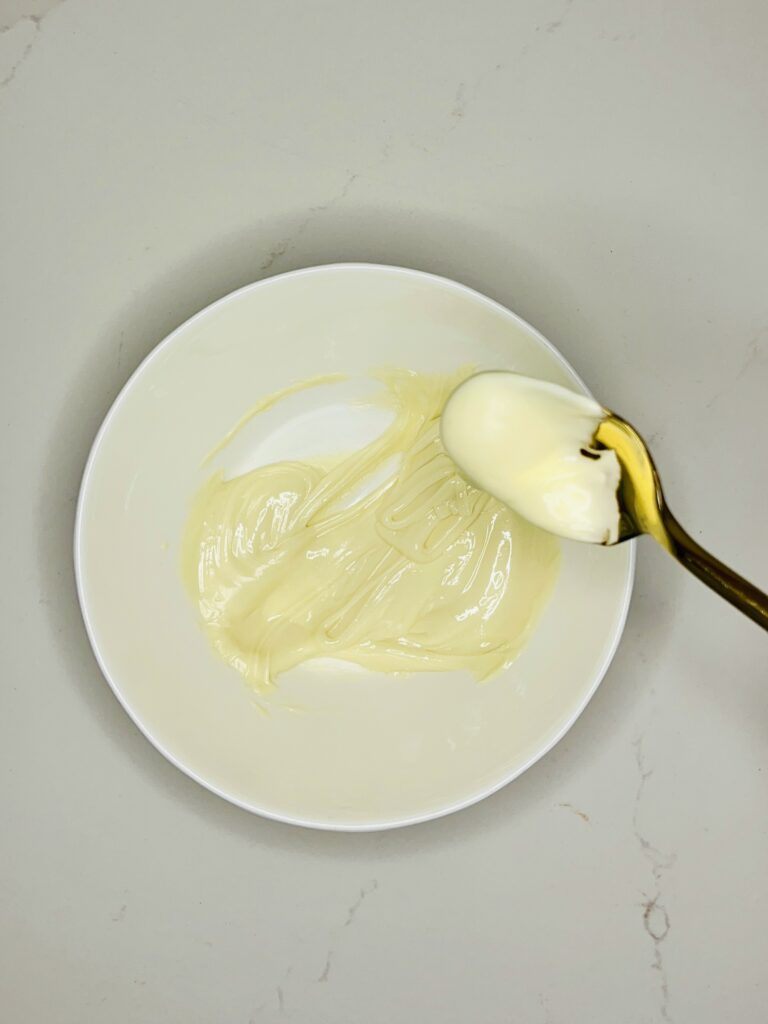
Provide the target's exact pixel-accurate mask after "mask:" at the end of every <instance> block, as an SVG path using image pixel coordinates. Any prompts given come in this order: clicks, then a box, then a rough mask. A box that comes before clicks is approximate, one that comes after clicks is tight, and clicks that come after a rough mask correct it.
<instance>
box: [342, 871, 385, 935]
mask: <svg viewBox="0 0 768 1024" xmlns="http://www.w3.org/2000/svg"><path fill="white" fill-rule="evenodd" d="M378 888H379V883H378V882H377V881H376V879H375V878H374V879H373V881H372V882H369V883H368V885H365V886H363V888H362V889H361V890H360V895H359V896H358V897H357V899H356V900H355V902H354V903H353V904H352V906H351V907H350V908H349V910H348V911H347V919H346V921H345V922H344V924H343V927H344V928H349V926H350V925H351V924H352V922H353V921H354V919H355V915H356V914H357V912H358V910H359V909H360V907H361V906H362V905H363V902H364V901H365V898H366V896H370V894H371V893H372V892H375V891H376V890H377V889H378Z"/></svg>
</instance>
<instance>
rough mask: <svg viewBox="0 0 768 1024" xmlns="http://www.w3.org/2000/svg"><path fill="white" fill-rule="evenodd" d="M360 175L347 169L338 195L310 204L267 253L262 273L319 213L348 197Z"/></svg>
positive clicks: (286, 250)
mask: <svg viewBox="0 0 768 1024" xmlns="http://www.w3.org/2000/svg"><path fill="white" fill-rule="evenodd" d="M359 177H360V175H359V173H358V172H357V171H347V177H346V180H345V181H344V184H343V185H342V187H341V189H340V190H339V192H337V194H336V195H334V196H331V198H330V199H329V200H328V201H327V202H325V203H320V204H319V205H318V206H310V207H309V209H308V211H307V214H306V216H305V217H303V218H302V220H300V221H299V223H298V224H297V225H296V227H295V228H294V230H293V231H292V232H291V233H290V234H289V235H288V236H287V237H286V238H284V239H283V240H282V241H281V242H278V244H277V245H276V246H275V247H274V248H273V249H270V251H269V252H268V253H267V256H266V259H265V260H264V262H263V263H262V264H261V266H260V267H259V270H260V271H261V273H262V274H267V273H269V272H270V271H271V270H272V268H273V267H274V265H275V264H276V263H277V262H278V261H279V260H281V259H282V258H283V256H285V255H287V254H288V253H289V252H290V251H291V249H292V248H293V246H294V245H295V244H296V243H297V242H298V240H299V239H300V238H301V236H302V235H303V234H304V232H305V231H306V230H307V228H308V227H309V226H310V224H311V223H312V221H313V220H314V219H315V218H316V217H317V216H318V214H321V213H326V212H327V211H328V210H331V209H333V207H334V206H337V205H338V204H339V203H340V202H342V201H343V200H344V199H346V198H347V195H348V194H349V190H350V189H351V188H352V186H353V185H354V183H355V182H356V181H357V179H358V178H359Z"/></svg>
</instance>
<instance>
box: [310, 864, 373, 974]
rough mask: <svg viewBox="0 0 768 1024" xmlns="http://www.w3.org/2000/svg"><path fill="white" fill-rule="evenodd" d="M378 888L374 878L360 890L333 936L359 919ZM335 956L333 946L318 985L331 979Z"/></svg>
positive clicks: (326, 958) (326, 957)
mask: <svg viewBox="0 0 768 1024" xmlns="http://www.w3.org/2000/svg"><path fill="white" fill-rule="evenodd" d="M378 888H379V883H378V881H377V880H376V879H375V878H374V879H372V880H371V881H370V882H369V883H368V884H367V885H364V886H363V887H362V889H360V892H359V893H358V895H357V899H356V900H355V901H354V902H353V903H351V904H350V906H349V908H348V909H347V916H346V918H345V919H344V921H343V922H342V924H341V925H340V926H339V927H338V928H337V929H335V932H332V933H331V935H332V936H333V935H334V934H338V932H340V931H342V930H343V929H344V928H349V926H350V925H351V924H352V923H353V921H354V920H355V918H356V917H357V913H358V911H359V910H360V908H361V907H362V905H363V903H364V902H365V900H366V899H367V898H368V897H369V896H370V895H371V893H372V892H375V891H376V890H377V889H378ZM335 956H336V950H335V949H334V948H333V946H331V947H330V949H329V950H328V952H327V953H326V956H325V963H324V965H323V969H322V971H321V972H320V974H319V975H318V976H317V978H316V979H315V981H316V982H317V984H318V985H322V984H325V983H326V982H327V981H328V978H329V976H330V973H331V966H332V964H333V958H334V957H335Z"/></svg>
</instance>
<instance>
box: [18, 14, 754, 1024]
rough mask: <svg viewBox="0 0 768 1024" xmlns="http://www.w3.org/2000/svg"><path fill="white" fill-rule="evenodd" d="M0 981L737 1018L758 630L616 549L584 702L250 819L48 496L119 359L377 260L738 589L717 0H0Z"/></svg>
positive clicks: (290, 1017) (750, 60)
mask: <svg viewBox="0 0 768 1024" xmlns="http://www.w3.org/2000/svg"><path fill="white" fill-rule="evenodd" d="M0 22H1V23H2V29H1V30H0V83H2V88H0V149H1V150H2V154H3V156H2V160H0V184H1V186H2V192H1V195H2V199H1V200H0V203H1V206H2V239H3V252H2V273H0V310H2V335H1V336H0V367H1V372H0V400H1V403H2V404H1V406H0V407H1V408H2V423H3V443H2V446H1V447H0V460H1V461H0V470H1V478H2V481H3V485H2V491H3V498H2V501H0V531H1V535H2V547H3V573H2V581H3V585H2V588H1V589H0V601H1V602H2V610H1V612H0V630H2V633H1V634H0V662H1V670H2V671H1V681H2V691H1V692H2V712H1V714H0V734H1V738H0V789H1V796H2V809H3V828H2V832H1V833H0V862H2V864H3V870H2V872H0V899H1V905H2V913H1V914H0V929H2V934H1V935H0V944H1V945H2V947H3V955H2V957H0V1003H2V1005H3V1007H4V1009H3V1019H4V1020H8V1021H14V1022H33V1021H34V1022H37V1021H52V1022H54V1021H55V1022H57V1024H88V1022H99V1024H100V1022H103V1021H109V1022H110V1024H145V1022H154V1021H163V1022H164V1024H177V1022H178V1024H197V1022H200V1024H208V1022H215V1024H260V1022H267V1024H269V1022H277V1021H282V1020H287V1021H293V1022H296V1024H361V1022H365V1024H391V1022H393V1021H403V1022H418V1024H425V1022H435V1024H437V1022H439V1024H466V1022H468V1021H478V1022H483V1024H566V1022H567V1024H572V1022H577V1024H581V1022H585V1024H617V1022H619V1024H641V1022H642V1024H645V1022H676V1024H680V1022H683V1024H685V1022H696V1024H720V1022H722V1021H727V1020H732V1021H739V1022H744V1024H747V1022H749V1024H751V1022H762V1021H763V1020H765V1015H766V1010H765V1007H766V997H767V995H768V993H767V992H766V987H767V985H768V983H767V982H766V977H767V975H766V971H765V964H766V957H767V956H768V938H767V937H766V936H767V931H766V927H765V921H766V918H767V917H768V881H766V865H768V803H767V801H766V796H767V795H768V685H766V684H768V642H767V640H766V637H765V635H764V634H762V633H761V632H760V631H759V630H758V629H757V627H755V626H754V625H753V624H752V623H751V622H749V621H747V619H745V618H742V617H741V616H739V615H738V614H737V613H736V612H734V611H733V610H732V609H730V608H729V607H728V606H727V605H725V604H724V603H722V602H721V601H719V600H718V599H717V598H715V597H714V596H713V595H712V594H711V593H709V592H708V591H706V590H705V589H704V588H703V587H702V586H701V585H700V584H699V583H697V582H696V581H695V580H694V579H692V578H688V577H687V576H686V575H685V573H684V572H683V571H682V570H679V569H678V568H677V567H676V566H675V565H674V564H673V563H672V561H671V560H670V559H668V558H667V557H666V556H665V555H664V554H663V553H662V552H661V551H658V550H655V549H654V548H653V546H652V544H651V543H650V542H647V543H646V542H644V543H642V544H641V545H640V550H639V568H638V578H637V587H636V593H635V597H634V600H633V605H632V609H631V612H630V617H629V624H628V626H627V631H626V635H625V639H624V641H623V643H622V645H621V648H620V650H619V653H618V655H617V657H616V660H615V662H614V664H613V666H612V668H611V670H610V672H609V674H608V677H607V678H606V680H605V682H604V683H603V685H602V687H601V688H600V690H599V692H598V694H597V696H596V698H595V699H594V700H593V702H592V703H591V705H590V706H589V708H588V709H587V711H586V713H585V714H584V715H583V717H582V718H581V719H580V721H579V722H578V723H577V725H576V726H575V727H574V729H573V730H572V731H571V732H570V733H569V735H568V736H567V737H566V739H565V740H564V741H563V742H562V743H561V744H560V745H559V746H558V747H557V748H556V749H555V751H554V752H553V753H551V754H550V755H549V756H548V757H546V758H545V759H544V760H543V761H541V762H540V763H539V764H538V765H536V766H535V768H533V769H532V770H531V771H529V772H528V773H527V774H526V775H525V776H524V777H523V778H521V779H520V780H519V781H517V782H515V783H513V784H512V785H511V786H509V787H507V788H506V789H505V790H503V791H502V792H500V793H498V794H497V795H496V796H494V797H493V798H491V799H489V800H486V801H485V802H484V803H482V804H479V805H477V806H475V807H473V808H471V809H470V810H468V811H465V812H463V813H460V814H457V815H454V816H453V817H450V818H446V819H443V820H440V821H436V822H433V823H431V824H428V825H424V826H417V827H413V828H410V829H406V830H403V831H400V832H393V833H387V834H375V835H334V834H322V833H313V832H309V831H302V830H299V829H295V828H291V827H287V826H280V825H277V824H274V823H270V822H268V821H263V820H260V819H259V818H256V817H252V816H250V815H248V814H246V813H244V812H241V811H239V810H237V809H236V808H234V807H231V806H229V805H227V804H226V803H224V802H223V801H221V800H219V799H217V798H216V797H214V796H212V795H210V794H209V793H207V792H206V791H204V790H203V789H201V788H200V787H198V786H197V785H195V783H193V782H192V781H190V780H189V779H187V778H186V777H185V776H183V775H181V774H180V773H179V772H178V771H177V770H176V769H175V768H173V767H172V766H171V765H170V764H168V763H166V762H165V761H164V760H163V758H162V757H161V756H160V755H159V754H157V753H156V752H155V751H154V750H153V749H152V748H151V747H150V746H149V745H148V744H147V742H146V741H145V740H144V739H143V738H142V737H141V736H140V735H139V733H138V732H137V730H136V729H135V728H134V726H133V725H132V724H131V723H130V721H129V720H128V718H127V716H126V715H125V714H124V713H123V712H122V711H121V709H120V708H119V707H118V705H117V703H116V701H115V700H114V698H113V697H112V695H111V693H110V691H109V690H108V688H107V686H106V684H105V683H104V682H103V680H102V679H101V677H100V675H99V672H98V670H97V668H96V665H95V663H94V660H93V657H92V655H91V652H90V649H89V647H88V644H87V641H86V638H85V635H84V632H83V629H82V626H81V622H80V615H79V612H78V608H77V603H76V599H75V593H74V586H73V578H72V568H71V535H72V525H73V514H74V502H75V497H76V494H77V489H78V484H79V480H80V475H81V472H82V468H83V463H84V460H85V457H86V454H87V451H88V448H89V446H90V444H91V441H92V439H93V436H94V433H95V431H96V428H97V426H98V424H99V422H100V420H101V418H102V417H103V415H104V413H105V412H106V410H107V408H108V407H109V405H110V403H111V401H112V399H113V398H114V396H115V395H116V393H117V391H118V390H119V388H120V387H121V386H122V384H123V383H124V382H125V380H126V378H127V376H128V375H129V374H130V372H131V371H132V370H133V368H134V367H135V366H136V365H137V363H138V362H139V361H140V359H141V358H142V357H143V356H144V355H145V354H146V353H147V352H148V351H149V350H150V349H151V348H152V347H153V346H154V345H155V344H156V343H157V342H158V341H159V340H160V339H161V338H162V337H163V336H164V335H165V334H166V333H167V332H168V331H169V330H170V329H171V328H172V327H174V326H176V325H177V324H178V323H180V322H181V321H182V320H184V319H185V318H186V317H187V316H189V315H190V314H191V313H193V312H194V311H195V310H197V309H199V308H200V307H202V306H204V305H206V304H207V303H209V302H210V301H211V300H213V299H215V298H217V297H218V296H220V295H223V294H224V293H226V292H228V291H230V290H232V289H234V288H236V287H237V286H239V285H242V284H244V283H246V282H249V281H252V280H254V279H256V278H259V277H260V276H263V275H265V274H273V273H277V272H279V271H283V270H287V269H290V268H293V267H299V266H303V265H307V264H314V263H319V262H329V261H334V260H338V259H345V260H369V261H376V262H385V263H396V264H403V265H408V266H414V267H419V268H422V269H427V270H431V271H435V272H437V273H441V274H445V275H447V276H450V277H454V278H457V279H459V280H462V281H465V282H466V283H468V284H471V285H473V286H475V287H477V288H479V289H480V290H482V291H485V292H487V293H488V294H490V295H493V296H494V297H496V298H498V299H499V300H501V301H502V302H504V303H505V304H507V305H509V306H511V307H512V308H513V309H515V310H516V311H517V312H519V313H521V314H522V315H523V316H524V317H526V318H527V319H528V320H530V321H531V322H532V323H533V324H535V325H536V326H537V327H539V328H540V329H541V330H542V331H543V332H544V333H545V334H547V335H548V336H549V337H550V338H551V339H552V341H554V342H555V344H556V345H558V346H559V347H560V349H561V350H562V351H563V352H564V353H565V355H566V356H567V357H568V359H570V360H571V362H572V363H573V364H574V365H575V366H576V368H577V369H578V371H579V372H580V373H581V374H582V375H583V376H584V378H585V379H586V380H587V381H588V382H589V384H590V386H591V387H592V388H593V390H594V391H595V392H596V393H597V394H598V395H599V396H600V397H601V398H602V399H603V401H604V402H606V403H607V404H609V405H611V406H612V407H614V408H616V409H618V410H621V411H622V412H623V413H624V414H625V415H627V416H628V417H630V418H631V419H632V420H634V421H635V422H636V423H637V425H638V426H639V427H641V428H642V429H643V430H644V432H645V433H646V434H647V435H648V437H649V438H650V440H651V442H652V445H653V448H654V451H655V452H656V455H657V458H658V462H659V464H660V467H661V470H662V474H663V478H664V480H665V482H666V486H667V490H668V494H669V497H670V499H671V502H672V504H673V507H674V508H675V511H676V512H677V513H678V514H679V517H680V518H681V520H682V521H683V522H684V523H686V524H688V525H690V527H691V529H692V531H693V532H694V533H695V535H696V536H697V537H698V538H700V539H701V540H702V541H703V542H704V543H705V544H706V545H707V546H709V547H711V549H712V550H713V551H714V552H715V553H717V554H719V555H720V556H721V557H722V558H723V559H724V560H726V561H728V562H730V563H731V564H732V565H733V566H734V567H736V568H738V569H741V570H742V571H743V572H745V574H747V575H748V576H750V577H751V578H752V579H753V580H754V581H755V582H756V583H758V584H761V585H762V586H763V587H766V586H768V548H767V546H766V542H765V523H766V513H765V508H766V503H768V483H767V481H766V458H765V451H766V430H767V428H768V423H767V419H768V418H767V417H766V412H765V408H766V388H767V387H768V304H767V300H766V294H767V293H766V276H767V275H766V271H767V270H768V257H767V255H766V254H767V252H768V250H767V248H766V237H765V226H766V223H768V188H767V186H766V182H767V181H768V130H767V128H766V125H767V124H768V119H767V117H766V114H767V113H768V111H767V104H766V96H768V64H767V63H766V60H765V49H766V38H767V33H768V8H767V7H766V6H765V4H763V3H761V2H760V0H734V2H733V3H731V4H716V3H710V4H700V3H694V2H693V0H681V2H679V3H674V4H669V3H666V2H661V0H649V2H648V3H644V4H637V3H631V2H629V0H621V2H620V3H609V2H607V0H572V2H568V0H546V2H534V0H518V2H515V3H504V2H502V0H479V2H477V3H474V4H469V3H461V2H454V0H450V2H439V0H411V2H410V3H404V2H400V0H396V2H394V3H388V4H384V3H381V2H378V0H376V2H374V0H358V2H352V0H348V2H343V0H326V2H323V3H320V2H310V0H305V2H301V0H285V2H283V3H278V2H267V0H259V2H252V0H250V2H249V0H221V2H218V3H213V2H207V3H206V2H203V0H163V2H161V3H156V2H155V3H150V2H149V0H133V2H131V3H119V2H117V0H101V2H99V3H94V2H90V3H89V2H87V0H59V2H56V0H1V2H0Z"/></svg>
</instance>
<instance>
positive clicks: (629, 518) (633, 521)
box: [440, 370, 768, 630]
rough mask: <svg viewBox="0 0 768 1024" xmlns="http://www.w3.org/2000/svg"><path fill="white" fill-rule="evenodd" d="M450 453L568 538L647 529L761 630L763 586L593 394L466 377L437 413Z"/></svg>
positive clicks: (602, 538)
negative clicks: (668, 487)
mask: <svg viewBox="0 0 768 1024" xmlns="http://www.w3.org/2000/svg"><path fill="white" fill-rule="evenodd" d="M440 429H441V436H442V440H443V444H444V445H445V448H446V450H447V452H448V454H449V455H450V456H451V457H452V458H453V460H454V462H455V463H456V464H457V466H458V467H459V468H460V469H461V470H462V472H463V473H464V475H465V476H466V477H467V479H469V480H470V481H471V482H472V483H474V484H475V485H476V486H477V487H479V488H481V489H482V490H485V491H487V492H489V493H490V494H493V495H495V497H497V498H498V499H499V500H500V501H502V502H504V503H506V504H507V505H509V506H510V507H511V508H513V509H515V510H516V511H517V512H518V513H519V514H520V515H522V516H523V517H524V518H526V519H529V520H530V521H531V522H533V523H536V524H537V525H538V526H540V527H542V528H543V529H545V530H549V531H550V532H552V533H557V534H560V535H561V536H563V537H568V538H570V539H572V540H577V541H584V542H587V543H596V544H604V545H612V544H620V543H622V542H623V541H625V540H630V539H631V538H633V537H637V536H639V535H640V534H643V533H647V534H649V536H651V537H653V538H654V540H656V541H657V542H658V543H659V544H661V546H662V547H663V548H664V549H665V550H666V551H668V552H669V553H670V554H671V555H672V557H673V558H676V559H677V560H678V562H680V563H681V564H682V565H684V566H685V568H686V569H688V570H689V571H690V572H692V573H693V574H694V575H695V576H697V577H698V578H699V579H700V580H701V581H702V582H703V583H705V584H706V585H707V586H708V587H710V588H711V589H712V590H714V591H715V592H716V593H718V594H720V596H721V597H724V598H725V599H726V601H729V602H730V603H731V604H732V605H734V606H735V607H736V608H738V609H739V611H741V612H743V613H744V614H745V615H748V616H749V618H751V619H752V620H753V621H754V622H756V623H757V624H758V625H759V626H762V627H763V629H766V630H768V595H766V594H764V593H763V592H762V591H761V590H758V589H757V587H755V586H753V585H752V584H751V583H748V582H747V580H745V579H743V578H742V577H741V576H739V575H738V574H737V573H735V572H734V571H733V570H732V569H729V568H728V567H727V566H725V565H723V563H722V562H719V561H718V560H717V559H716V558H713V556H712V555H710V554H709V552H707V551H705V550H704V548H702V547H701V546H700V545H699V544H697V543H696V541H695V540H693V538H692V537H690V536H689V535H688V534H687V533H686V532H685V530H684V529H683V528H682V526H680V524H679V523H678V521H677V520H676V519H675V517H674V516H673V515H672V513H671V512H670V511H669V508H668V507H667V503H666V501H665V499H664V493H663V491H662V488H661V482H660V480H659V475H658V473H657V471H656V467H655V465H654V463H653V459H652V458H651V454H650V452H649V451H648V447H647V445H646V444H645V442H644V441H643V439H642V438H641V437H640V435H639V434H638V433H637V431H636V430H635V429H634V428H633V427H632V426H630V424H629V423H627V421H626V420H624V419H622V418H621V417H620V416H617V415H616V414H615V413H612V412H608V411H607V410H606V409H604V408H603V407H602V406H600V405H599V404H598V403H597V402H595V401H594V399H592V398H589V397H587V396H585V395H579V394H576V393H574V392H572V391H570V390H568V389H567V388H563V387H561V386H560V385H557V384H551V383H549V382H547V381H541V380H536V379H534V378H530V377H525V376H522V375H520V374H517V373H514V372H512V371H507V370H486V371H481V372H479V373H476V374H473V375H471V376H469V377H468V378H467V379H465V380H464V382H463V383H462V384H460V385H459V386H458V387H457V388H456V389H455V390H454V391H453V392H452V394H451V395H450V396H449V398H448V400H447V402H446V404H445V408H444V409H443V414H442V417H441V427H440Z"/></svg>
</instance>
